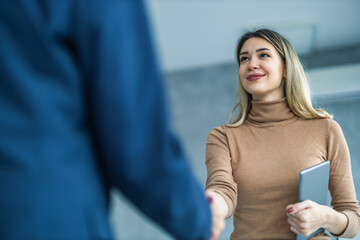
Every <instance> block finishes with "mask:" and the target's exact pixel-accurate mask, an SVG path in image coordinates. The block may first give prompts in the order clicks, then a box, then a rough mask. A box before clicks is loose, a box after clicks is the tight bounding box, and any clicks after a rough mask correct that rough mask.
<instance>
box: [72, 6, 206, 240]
mask: <svg viewBox="0 0 360 240" xmlns="http://www.w3.org/2000/svg"><path fill="white" fill-rule="evenodd" d="M78 2H79V3H82V1H78ZM84 5H86V6H80V5H79V6H77V7H76V12H75V16H76V19H75V21H74V22H73V23H71V24H72V25H73V29H74V36H75V39H76V47H77V48H78V49H79V56H78V58H79V64H81V65H82V67H83V68H82V69H83V72H82V75H83V79H84V81H85V83H84V84H85V85H86V86H87V89H88V90H87V91H88V105H89V114H90V116H91V117H90V119H91V124H92V126H93V129H94V133H95V138H96V140H97V142H98V143H99V144H98V147H99V153H100V158H101V162H102V164H103V165H104V168H105V172H106V175H107V177H108V179H109V182H110V184H111V185H112V186H114V187H117V188H119V189H120V190H121V191H122V192H123V193H124V194H125V195H126V196H127V197H128V198H129V199H130V200H131V201H132V202H133V203H134V204H135V205H136V206H137V207H138V208H139V209H141V210H142V211H143V212H144V213H145V214H146V215H147V216H149V217H150V218H152V219H153V220H155V221H156V222H157V223H158V224H160V225H161V226H163V227H164V228H165V229H166V230H167V231H168V232H169V233H170V234H172V235H173V236H174V237H175V238H176V239H209V237H210V228H211V213H210V208H209V204H208V203H207V200H206V198H205V197H204V193H203V190H202V188H201V187H200V185H199V184H198V182H197V181H196V179H195V177H194V175H193V173H192V172H191V170H190V168H189V166H188V163H187V161H186V157H185V156H184V153H183V151H182V149H181V146H180V145H179V142H178V140H177V139H176V138H175V137H174V135H173V134H172V133H171V130H170V127H169V123H168V119H167V113H166V106H165V101H164V94H163V91H164V90H163V85H162V82H161V76H160V74H159V72H158V67H157V65H156V60H155V58H154V54H153V48H152V43H151V39H150V35H149V31H148V26H147V21H146V16H145V14H144V9H143V4H142V2H141V1H134V0H128V1H120V0H119V1H115V0H114V1H95V0H94V1H93V0H92V1H86V2H84Z"/></svg>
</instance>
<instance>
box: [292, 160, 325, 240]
mask: <svg viewBox="0 0 360 240" xmlns="http://www.w3.org/2000/svg"><path fill="white" fill-rule="evenodd" d="M329 171H330V163H329V161H325V162H322V163H319V164H316V165H315V166H312V167H309V168H306V169H304V170H302V171H301V172H300V183H299V202H302V201H305V200H311V201H314V202H316V203H318V204H321V205H327V202H328V201H327V197H328V188H329ZM323 230H324V229H322V228H320V229H318V230H316V231H315V232H313V233H312V234H310V236H307V237H304V236H302V235H300V234H297V235H296V239H297V240H305V239H308V238H310V237H312V236H314V235H315V234H317V233H319V232H321V231H323Z"/></svg>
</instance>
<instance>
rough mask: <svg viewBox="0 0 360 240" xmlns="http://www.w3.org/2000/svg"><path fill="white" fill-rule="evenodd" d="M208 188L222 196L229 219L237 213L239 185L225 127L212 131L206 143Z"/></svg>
mask: <svg viewBox="0 0 360 240" xmlns="http://www.w3.org/2000/svg"><path fill="white" fill-rule="evenodd" d="M205 163H206V167H207V179H206V188H207V189H211V190H213V191H215V192H216V193H218V194H220V195H221V196H222V197H223V198H224V200H225V201H226V203H227V205H228V207H229V213H228V216H227V218H229V217H230V216H231V215H232V214H233V213H234V211H235V206H236V202H237V185H236V183H235V182H234V178H233V174H232V172H233V171H232V167H231V154H230V149H229V144H228V139H227V136H226V132H225V127H224V126H221V127H217V128H214V129H212V130H211V131H210V133H209V135H208V138H207V142H206V161H205Z"/></svg>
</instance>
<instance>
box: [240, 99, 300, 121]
mask: <svg viewBox="0 0 360 240" xmlns="http://www.w3.org/2000/svg"><path fill="white" fill-rule="evenodd" d="M294 117H296V115H295V114H294V113H293V112H292V111H291V109H290V107H289V105H288V103H287V99H286V97H284V98H281V99H278V100H274V101H268V102H266V101H251V109H250V112H249V114H248V116H247V120H248V121H249V122H250V123H253V124H261V125H262V126H274V125H278V124H280V123H286V122H288V120H291V119H293V118H294Z"/></svg>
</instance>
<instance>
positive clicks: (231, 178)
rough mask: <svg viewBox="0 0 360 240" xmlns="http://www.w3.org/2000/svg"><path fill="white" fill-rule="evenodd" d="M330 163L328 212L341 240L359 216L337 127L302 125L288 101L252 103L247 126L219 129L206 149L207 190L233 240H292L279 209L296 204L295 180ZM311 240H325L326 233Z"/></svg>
mask: <svg viewBox="0 0 360 240" xmlns="http://www.w3.org/2000/svg"><path fill="white" fill-rule="evenodd" d="M325 160H329V161H330V181H329V190H330V193H331V196H332V202H331V205H332V206H333V208H334V209H335V210H337V211H340V212H343V213H344V214H345V215H346V216H347V218H348V220H349V221H348V225H347V227H346V229H345V231H344V232H343V233H342V234H341V236H340V237H351V236H354V235H356V234H357V233H359V231H360V211H359V207H358V201H357V200H356V194H355V188H354V183H353V178H352V173H351V165H350V155H349V150H348V147H347V144H346V140H345V138H344V135H343V133H342V131H341V128H340V126H339V125H338V124H337V123H336V122H335V121H333V120H329V119H311V120H305V119H302V118H299V117H297V116H296V115H295V114H294V113H293V112H292V111H291V110H290V108H289V106H288V104H287V101H286V98H283V99H280V100H276V101H272V102H261V101H253V102H252V108H251V111H250V113H249V115H248V117H247V119H246V120H245V122H244V123H243V124H242V125H241V126H239V127H237V128H229V127H225V126H220V127H217V128H214V129H212V130H211V132H210V133H209V136H208V139H207V144H206V165H207V181H206V187H207V189H213V190H215V191H216V192H217V193H219V194H220V195H221V196H222V197H223V198H224V199H225V201H226V202H227V204H228V206H229V209H230V212H231V214H234V232H233V233H232V235H231V239H232V240H235V239H236V240H238V239H247V240H249V239H295V234H294V233H292V232H291V231H290V226H289V224H288V223H287V216H286V210H285V207H286V206H287V205H289V204H293V203H296V202H298V189H299V187H298V185H299V173H300V171H301V170H302V169H305V168H308V167H310V166H313V165H315V164H318V163H320V162H323V161H325ZM312 239H330V237H329V236H327V235H325V234H324V233H320V234H318V235H317V236H316V237H313V238H312Z"/></svg>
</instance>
